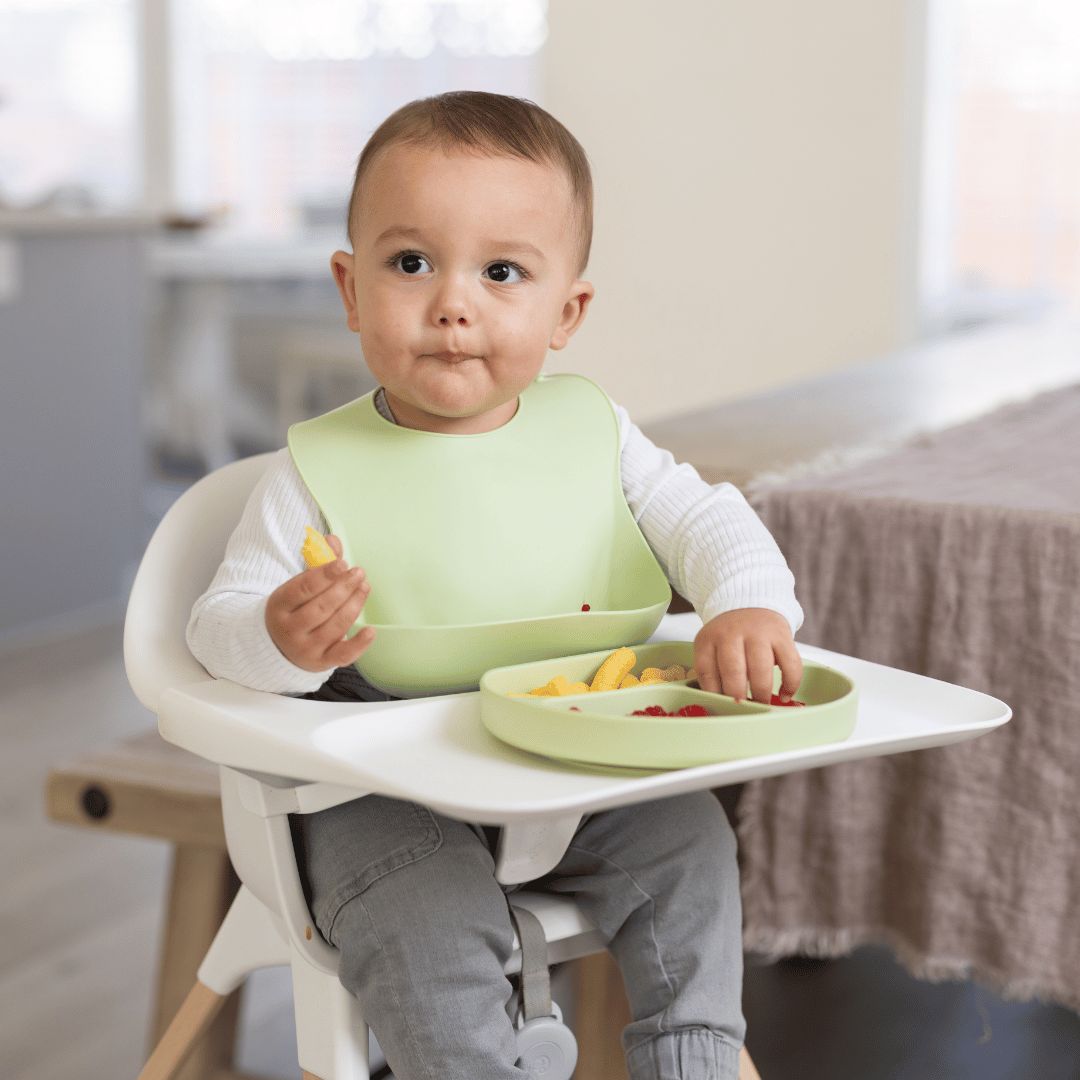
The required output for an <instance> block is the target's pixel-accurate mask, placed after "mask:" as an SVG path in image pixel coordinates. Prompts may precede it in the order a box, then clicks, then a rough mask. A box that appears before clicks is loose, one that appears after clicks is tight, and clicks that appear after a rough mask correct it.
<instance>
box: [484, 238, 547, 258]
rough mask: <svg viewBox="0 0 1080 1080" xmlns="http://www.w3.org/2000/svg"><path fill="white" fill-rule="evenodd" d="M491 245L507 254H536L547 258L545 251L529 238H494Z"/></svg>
mask: <svg viewBox="0 0 1080 1080" xmlns="http://www.w3.org/2000/svg"><path fill="white" fill-rule="evenodd" d="M491 247H492V249H493V250H495V251H502V252H505V253H506V254H507V255H535V256H536V258H538V259H543V258H545V255H544V253H543V252H542V251H541V250H540V249H539V248H538V247H535V246H534V245H533V244H530V243H529V242H528V241H527V240H493V241H491Z"/></svg>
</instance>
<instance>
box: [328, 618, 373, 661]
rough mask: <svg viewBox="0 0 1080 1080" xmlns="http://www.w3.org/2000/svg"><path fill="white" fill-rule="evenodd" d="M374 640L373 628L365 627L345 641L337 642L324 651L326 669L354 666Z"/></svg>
mask: <svg viewBox="0 0 1080 1080" xmlns="http://www.w3.org/2000/svg"><path fill="white" fill-rule="evenodd" d="M374 640H375V628H374V627H373V626H365V627H364V628H363V630H360V631H358V632H357V633H355V634H354V635H353V636H352V637H351V638H349V639H348V640H347V641H339V642H338V643H337V644H336V645H334V646H332V647H331V648H329V649H327V650H326V653H325V654H324V656H325V659H326V666H327V667H345V666H346V665H348V664H355V663H356V661H357V660H359V659H360V657H361V656H363V655H364V653H365V652H366V651H367V647H368V646H369V645H370V644H371V643H372V642H373V641H374Z"/></svg>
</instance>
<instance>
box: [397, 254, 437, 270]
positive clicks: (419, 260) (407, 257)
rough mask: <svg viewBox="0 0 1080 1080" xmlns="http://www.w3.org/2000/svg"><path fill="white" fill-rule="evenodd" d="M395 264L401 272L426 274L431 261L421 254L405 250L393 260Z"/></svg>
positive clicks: (429, 268)
mask: <svg viewBox="0 0 1080 1080" xmlns="http://www.w3.org/2000/svg"><path fill="white" fill-rule="evenodd" d="M394 266H396V267H397V268H398V269H399V270H400V271H401V272H402V273H403V274H412V275H416V274H427V273H430V271H431V263H429V262H428V261H427V259H425V258H424V256H423V255H417V254H416V252H414V251H407V252H406V253H405V254H404V255H399V256H398V257H397V258H396V259H395V260H394Z"/></svg>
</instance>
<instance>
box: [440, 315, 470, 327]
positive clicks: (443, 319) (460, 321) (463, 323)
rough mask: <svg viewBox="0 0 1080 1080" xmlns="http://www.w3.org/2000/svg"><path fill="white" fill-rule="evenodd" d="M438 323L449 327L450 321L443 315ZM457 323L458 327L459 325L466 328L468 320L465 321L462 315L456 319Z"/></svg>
mask: <svg viewBox="0 0 1080 1080" xmlns="http://www.w3.org/2000/svg"><path fill="white" fill-rule="evenodd" d="M439 322H440V323H441V324H442V325H443V326H449V325H450V319H449V318H447V316H445V315H443V316H442V317H441V318H440V319H439ZM457 323H458V325H459V326H468V325H469V320H468V319H466V318H465V316H464V315H459V316H458V317H457Z"/></svg>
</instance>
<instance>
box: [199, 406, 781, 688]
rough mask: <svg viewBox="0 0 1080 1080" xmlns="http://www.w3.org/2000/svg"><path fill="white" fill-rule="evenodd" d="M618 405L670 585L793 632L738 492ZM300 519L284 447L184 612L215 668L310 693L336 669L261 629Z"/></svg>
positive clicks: (648, 532) (768, 546)
mask: <svg viewBox="0 0 1080 1080" xmlns="http://www.w3.org/2000/svg"><path fill="white" fill-rule="evenodd" d="M380 411H381V410H380ZM615 411H616V415H617V416H618V420H619V433H620V463H621V473H622V487H623V494H624V495H625V496H626V501H627V504H628V505H629V507H630V510H631V512H632V513H633V515H634V520H635V521H636V522H637V524H638V527H639V528H640V529H641V531H642V534H643V535H644V536H645V539H646V540H647V541H648V544H649V547H651V548H652V551H653V554H654V555H655V556H656V558H657V560H658V561H659V563H660V565H661V566H662V567H663V568H664V572H665V573H666V574H667V576H668V580H669V581H670V582H671V583H672V585H674V587H675V589H676V590H677V591H678V592H679V593H681V594H682V595H683V596H685V597H686V598H687V600H689V601H690V603H691V604H693V605H694V609H695V611H697V613H698V614H699V615H700V616H701V618H702V620H703V621H705V622H708V621H709V620H710V619H712V618H715V617H716V616H717V615H720V614H722V613H723V612H725V611H733V610H735V609H736V608H746V607H760V608H769V609H770V610H772V611H776V612H779V613H780V614H781V615H783V616H784V618H785V619H787V621H788V623H789V624H790V625H791V629H792V632H793V633H794V632H795V631H796V630H797V629H798V628H799V626H800V625H801V624H802V608H801V607H800V606H799V603H798V601H797V600H796V599H795V582H794V578H793V577H792V574H791V571H790V570H788V568H787V563H786V562H785V561H784V557H783V555H782V554H781V553H780V549H779V548H778V547H777V546H776V542H775V541H774V540H773V538H772V536H770V535H769V532H768V530H767V529H766V528H765V526H764V525H763V524H762V523H761V521H760V520H759V519H758V516H757V514H755V513H754V511H753V510H752V509H751V508H750V506H749V504H748V503H747V502H746V500H745V499H744V498H743V496H742V494H741V493H740V492H739V491H738V489H737V488H735V487H733V486H732V485H731V484H719V485H717V486H716V487H710V486H709V485H708V484H706V483H705V481H704V480H702V479H701V478H700V477H699V476H698V474H697V472H696V471H695V470H694V469H693V468H692V467H691V466H690V465H677V464H676V463H675V459H674V458H673V457H672V456H671V454H670V453H668V452H667V451H666V450H661V449H660V448H658V447H657V446H655V445H654V444H653V443H652V442H650V441H649V440H648V439H647V438H646V437H645V436H644V435H643V434H642V433H641V431H640V430H639V429H638V428H637V427H636V426H635V425H634V424H633V423H632V422H631V420H630V417H629V415H628V413H627V412H626V410H625V409H622V408H620V407H618V406H616V408H615ZM305 525H310V526H311V527H312V528H313V529H317V530H318V531H319V532H321V533H326V532H327V531H328V526H327V523H326V519H325V518H324V517H323V515H322V512H321V511H320V510H319V508H318V506H317V505H316V503H315V500H314V499H313V498H312V496H311V493H310V492H309V491H308V489H307V487H306V486H305V484H304V482H303V480H301V478H300V474H299V472H298V471H297V469H296V466H295V465H294V464H293V460H292V457H291V456H290V454H289V451H288V450H281V451H280V452H279V453H278V455H277V458H276V460H275V461H273V462H272V464H271V465H270V468H269V469H267V471H266V473H265V474H264V476H263V477H262V479H261V480H260V481H259V483H258V485H257V486H256V487H255V490H254V491H253V492H252V494H251V498H250V499H249V500H248V504H247V506H246V508H245V509H244V514H243V517H242V518H241V519H240V524H239V525H238V526H237V528H236V531H235V532H234V533H233V534H232V537H231V538H230V540H229V543H228V546H227V548H226V550H225V559H224V561H223V562H222V564H221V566H220V567H219V568H218V572H217V574H216V575H215V576H214V580H213V582H211V584H210V588H209V589H207V591H206V592H205V593H204V594H203V595H202V596H201V597H200V598H199V599H198V600H197V601H196V603H195V607H194V609H193V610H192V613H191V620H190V622H189V623H188V628H187V641H188V646H189V648H190V649H191V651H192V653H193V655H194V656H195V657H196V659H198V660H199V662H200V663H201V664H202V665H203V666H204V667H205V668H206V670H207V671H208V672H210V674H211V675H214V676H216V677H217V678H224V679H232V680H233V681H234V682H238V683H242V684H244V685H245V686H250V687H252V688H253V689H255V690H267V691H270V692H272V693H278V694H306V693H310V692H312V691H314V690H317V689H318V688H319V687H320V686H321V685H322V684H323V683H324V682H326V680H327V679H328V678H329V677H330V675H331V674H332V672H333V669H332V668H331V669H329V670H327V671H321V672H310V671H305V670H304V669H303V668H299V667H297V666H296V665H295V664H293V663H292V662H291V661H289V660H287V659H286V658H285V657H284V656H283V655H282V653H281V652H280V651H279V650H278V648H277V646H276V645H275V644H274V642H273V639H272V638H271V637H270V632H269V631H268V630H267V628H266V618H265V612H266V600H267V597H268V596H269V595H270V593H272V592H273V591H274V590H275V589H276V588H277V587H278V586H279V585H282V584H283V583H284V582H286V581H287V580H288V579H289V578H291V577H294V576H295V575H297V574H299V573H301V572H302V571H303V570H304V568H305V567H304V561H303V558H302V556H301V554H300V548H301V544H302V543H303V538H304V526H305Z"/></svg>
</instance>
